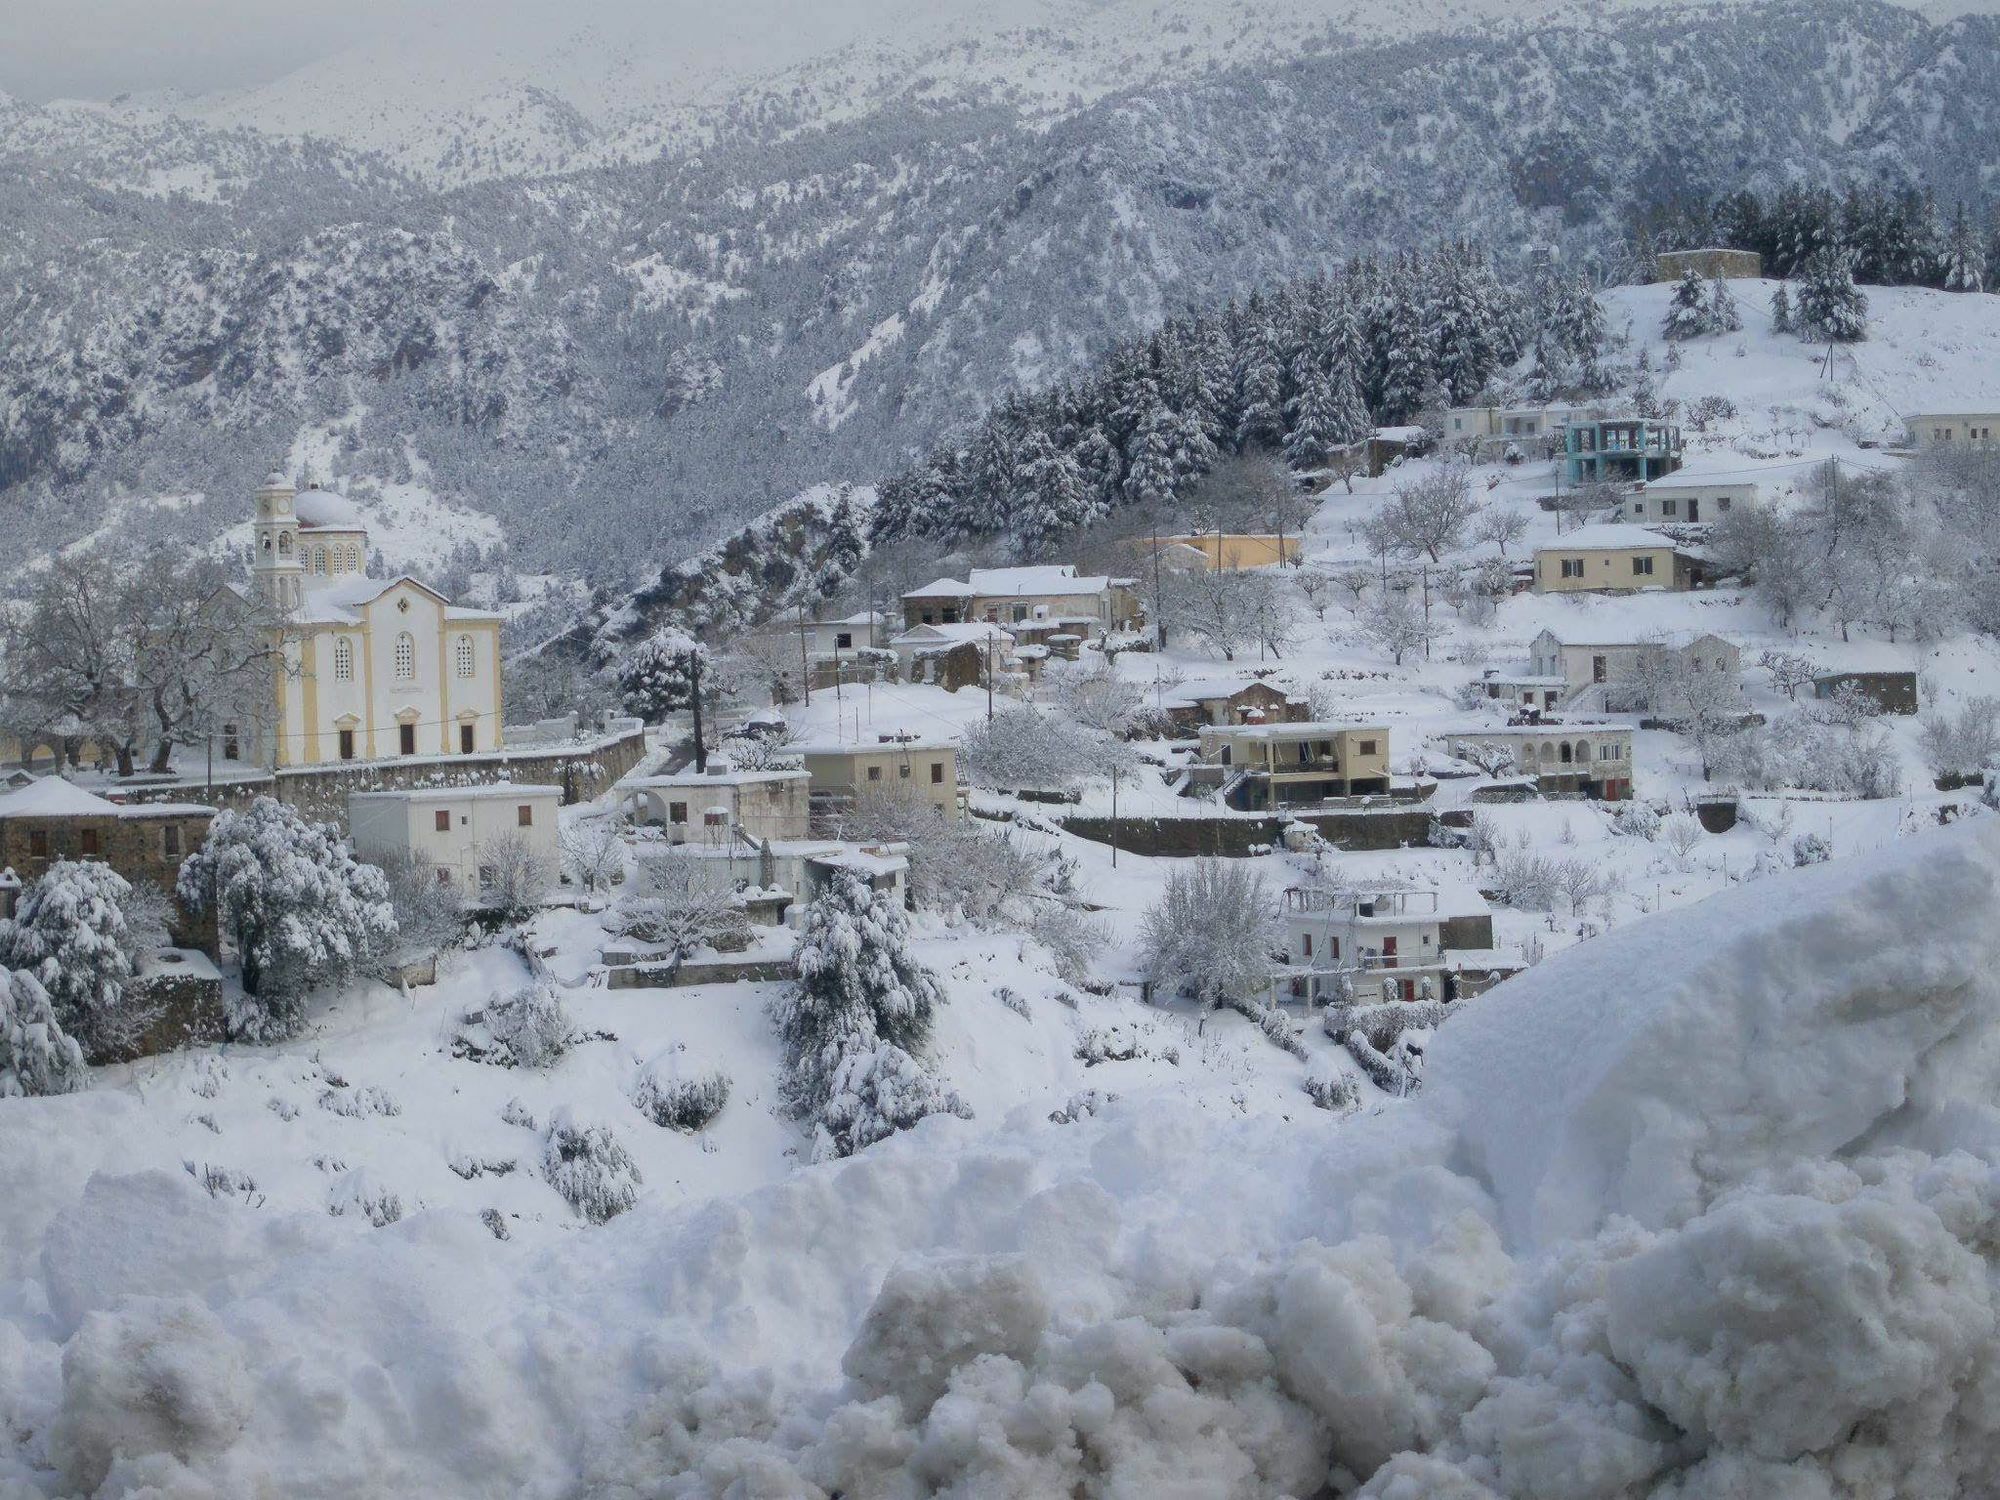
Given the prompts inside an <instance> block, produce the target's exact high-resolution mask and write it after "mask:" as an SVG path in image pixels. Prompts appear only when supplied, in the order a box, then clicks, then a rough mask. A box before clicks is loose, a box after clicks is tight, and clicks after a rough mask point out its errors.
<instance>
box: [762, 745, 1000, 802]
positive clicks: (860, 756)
mask: <svg viewBox="0 0 2000 1500" xmlns="http://www.w3.org/2000/svg"><path fill="white" fill-rule="evenodd" d="M786 748H787V749H788V750H789V751H791V752H793V753H795V754H797V755H799V756H801V757H802V758H803V760H804V762H805V769H806V773H807V775H808V776H809V777H811V798H812V807H813V811H814V812H815V813H816V814H823V813H829V812H837V811H839V810H840V809H842V808H847V807H852V806H853V805H854V802H855V799H856V798H857V797H860V796H862V795H863V794H865V793H868V792H873V791H885V792H900V793H906V794H909V795H913V796H915V797H917V798H919V799H921V800H922V801H924V802H927V803H929V804H930V807H931V809H932V811H934V812H935V813H936V814H937V815H938V816H939V817H941V818H954V819H955V818H958V817H960V816H961V815H962V814H963V812H964V809H965V792H964V789H963V788H962V787H960V785H959V783H958V746H957V745H956V744H954V743H952V742H951V741H949V740H921V739H895V738H884V739H881V740H878V741H876V742H875V743H873V744H839V743H831V742H808V743H806V744H801V745H790V746H787V747H786Z"/></svg>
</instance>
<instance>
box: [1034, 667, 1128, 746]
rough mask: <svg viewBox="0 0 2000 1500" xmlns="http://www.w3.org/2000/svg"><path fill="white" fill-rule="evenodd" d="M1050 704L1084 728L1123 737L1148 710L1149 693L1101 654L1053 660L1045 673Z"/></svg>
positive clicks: (1046, 692)
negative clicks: (1119, 672) (1079, 659)
mask: <svg viewBox="0 0 2000 1500" xmlns="http://www.w3.org/2000/svg"><path fill="white" fill-rule="evenodd" d="M1042 691H1043V692H1044V693H1045V694H1046V695H1047V697H1048V701H1049V702H1050V703H1052V704H1054V705H1055V706H1056V707H1057V708H1059V709H1061V710H1062V711H1063V712H1064V713H1065V714H1067V715H1068V716H1069V717H1070V718H1072V719H1074V720H1075V721H1076V722H1077V723H1078V724H1081V725H1082V726H1083V727H1084V728H1086V729H1089V730H1093V731H1095V732H1096V733H1098V734H1103V735H1120V734H1124V733H1125V732H1126V731H1127V730H1128V729H1130V728H1131V727H1132V726H1133V725H1134V724H1135V723H1137V722H1138V720H1139V717H1140V715H1141V714H1143V713H1144V712H1145V709H1146V690H1145V689H1144V688H1143V687H1142V686H1140V684H1138V683H1137V682H1134V681H1133V680H1132V679H1131V678H1129V677H1121V676H1119V675H1118V668H1117V666H1116V664H1115V663H1114V662H1112V661H1111V660H1109V659H1108V658H1106V657H1104V656H1102V655H1094V656H1091V657H1088V658H1086V659H1084V660H1082V661H1050V662H1049V663H1048V664H1047V666H1046V668H1045V669H1044V670H1043V672H1042Z"/></svg>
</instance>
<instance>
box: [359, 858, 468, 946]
mask: <svg viewBox="0 0 2000 1500" xmlns="http://www.w3.org/2000/svg"><path fill="white" fill-rule="evenodd" d="M378 868H379V869H380V870H381V871H382V879H383V882H384V884H385V886H386V887H387V890H388V898H389V909H390V911H391V912H393V913H394V915H395V919H396V940H395V941H394V942H393V943H391V944H388V945H386V946H385V947H384V949H383V953H382V958H381V961H380V963H379V964H378V968H379V970H380V971H381V972H383V973H385V974H388V973H391V972H393V970H394V969H395V968H396V967H399V966H400V965H402V964H404V963H409V962H412V961H414V960H418V959H424V958H429V957H431V956H433V955H434V954H437V953H441V952H443V951H444V950H445V949H446V948H449V947H450V946H451V945H452V944H453V943H455V942H457V941H458V939H459V938H460V937H461V936H462V935H463V933H464V931H465V897H464V895H463V894H462V893H461V892H460V890H459V888H458V886H457V885H456V884H455V883H453V882H452V881H449V880H440V879H438V867H437V866H436V865H435V864H433V863H432V862H431V860H430V858H429V857H428V856H426V855H423V854H402V855H385V856H384V857H383V858H382V859H381V861H380V862H379V864H378Z"/></svg>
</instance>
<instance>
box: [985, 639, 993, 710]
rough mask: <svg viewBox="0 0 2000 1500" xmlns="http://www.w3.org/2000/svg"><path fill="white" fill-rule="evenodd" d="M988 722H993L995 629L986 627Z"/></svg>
mask: <svg viewBox="0 0 2000 1500" xmlns="http://www.w3.org/2000/svg"><path fill="white" fill-rule="evenodd" d="M986 722H987V723H989V724H990V723H992V722H993V627H992V626H991V625H988V626H987V627H986Z"/></svg>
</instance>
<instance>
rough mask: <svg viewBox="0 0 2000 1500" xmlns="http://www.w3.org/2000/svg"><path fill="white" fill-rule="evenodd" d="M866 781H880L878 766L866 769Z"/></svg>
mask: <svg viewBox="0 0 2000 1500" xmlns="http://www.w3.org/2000/svg"><path fill="white" fill-rule="evenodd" d="M868 779H869V780H870V781H880V780H881V779H882V768H881V767H880V766H870V767H869V768H868Z"/></svg>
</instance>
